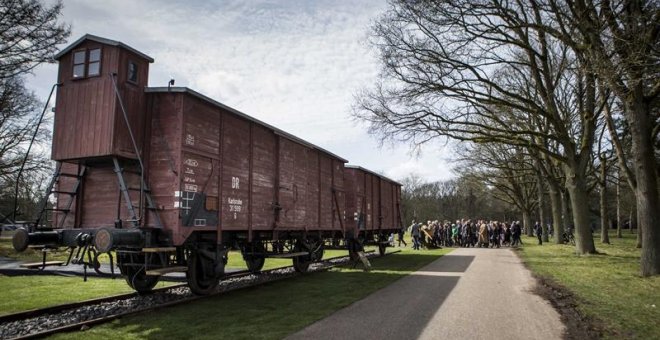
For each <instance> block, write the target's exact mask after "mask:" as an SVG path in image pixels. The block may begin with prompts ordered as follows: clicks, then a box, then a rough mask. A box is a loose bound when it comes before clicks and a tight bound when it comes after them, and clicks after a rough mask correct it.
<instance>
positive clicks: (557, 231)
mask: <svg viewBox="0 0 660 340" xmlns="http://www.w3.org/2000/svg"><path fill="white" fill-rule="evenodd" d="M549 183H550V182H549ZM550 207H551V208H552V229H553V234H554V238H555V243H556V244H561V243H562V238H561V235H562V234H563V233H564V222H563V221H562V217H561V194H560V193H559V190H558V188H557V187H556V184H555V185H552V183H550Z"/></svg>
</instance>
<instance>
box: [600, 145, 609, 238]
mask: <svg viewBox="0 0 660 340" xmlns="http://www.w3.org/2000/svg"><path fill="white" fill-rule="evenodd" d="M606 165H607V158H606V157H605V155H603V154H601V155H600V183H599V184H600V242H601V243H607V244H609V243H610V234H609V229H610V224H609V221H608V220H607V167H606Z"/></svg>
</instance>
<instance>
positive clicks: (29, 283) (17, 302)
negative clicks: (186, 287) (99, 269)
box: [0, 275, 172, 315]
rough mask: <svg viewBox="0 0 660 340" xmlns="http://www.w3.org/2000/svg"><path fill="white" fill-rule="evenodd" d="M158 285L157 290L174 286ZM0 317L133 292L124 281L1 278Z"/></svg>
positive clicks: (50, 277)
mask: <svg viewBox="0 0 660 340" xmlns="http://www.w3.org/2000/svg"><path fill="white" fill-rule="evenodd" d="M171 284H172V283H171V282H167V283H162V282H161V283H158V286H157V287H163V286H164V285H171ZM0 287H2V291H1V292H0V315H5V314H11V313H16V312H22V311H27V310H32V309H37V308H43V307H46V306H54V305H60V304H63V303H70V302H77V301H84V300H89V299H94V298H99V297H103V296H110V295H116V294H122V293H128V292H132V291H133V290H132V289H131V288H130V287H129V286H128V285H127V284H126V281H124V279H122V278H117V279H114V280H112V279H99V278H89V279H88V280H87V282H83V279H82V278H81V277H61V276H45V275H39V276H12V277H10V276H4V275H0Z"/></svg>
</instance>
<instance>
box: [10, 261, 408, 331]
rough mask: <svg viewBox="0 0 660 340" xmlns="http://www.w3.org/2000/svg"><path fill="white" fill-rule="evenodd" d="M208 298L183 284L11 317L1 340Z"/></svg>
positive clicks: (226, 286)
mask: <svg viewBox="0 0 660 340" xmlns="http://www.w3.org/2000/svg"><path fill="white" fill-rule="evenodd" d="M395 252H398V251H395ZM395 252H391V253H388V254H393V253H395ZM375 255H376V254H375V253H374V252H370V253H368V254H367V256H368V257H373V256H375ZM348 262H350V259H349V257H348V256H338V257H333V258H329V259H326V260H323V261H320V262H317V263H314V264H312V265H311V266H310V269H309V272H319V271H324V270H328V269H330V268H332V267H335V266H338V265H342V264H346V263H348ZM297 275H300V274H299V273H297V272H296V271H295V270H294V269H293V267H292V266H288V267H281V268H275V269H270V270H264V271H262V272H261V273H259V274H252V273H250V272H248V271H240V272H234V273H231V274H229V275H227V276H225V277H224V278H223V279H222V281H221V282H220V286H219V288H218V291H217V292H216V293H214V294H212V295H211V296H213V295H219V294H223V293H227V292H230V291H234V290H238V289H242V288H247V287H254V286H257V285H261V284H264V283H267V282H273V281H277V280H281V279H286V278H291V277H295V276H297ZM207 297H209V296H197V295H194V294H192V293H191V292H190V289H189V288H188V286H187V285H186V284H179V285H174V286H169V287H163V288H158V289H155V290H154V291H153V292H152V293H150V294H146V295H138V294H136V293H130V294H121V295H115V296H110V297H103V298H99V299H93V300H87V301H82V302H75V303H69V304H63V305H58V306H52V307H46V308H42V309H36V310H31V311H26V312H20V313H15V314H9V315H5V316H0V338H1V339H34V338H41V337H45V336H48V335H52V334H55V333H61V332H68V331H76V330H82V329H87V328H89V327H90V326H93V325H97V324H102V323H105V322H109V321H111V320H115V319H118V318H121V317H124V316H127V315H131V314H137V313H142V312H145V311H149V310H154V309H158V308H163V307H168V306H173V305H177V304H183V303H188V302H191V301H195V300H198V299H201V298H207Z"/></svg>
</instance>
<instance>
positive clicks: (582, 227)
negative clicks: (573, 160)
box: [565, 166, 596, 255]
mask: <svg viewBox="0 0 660 340" xmlns="http://www.w3.org/2000/svg"><path fill="white" fill-rule="evenodd" d="M565 168H566V170H567V171H566V175H567V176H566V188H567V189H568V193H569V195H571V208H572V210H573V223H574V224H575V252H576V253H577V254H578V255H582V254H595V253H596V246H595V244H594V239H593V235H592V233H591V226H590V225H589V195H587V183H586V180H585V178H584V175H583V174H578V173H577V172H576V171H574V170H573V169H571V167H569V166H566V167H565Z"/></svg>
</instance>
